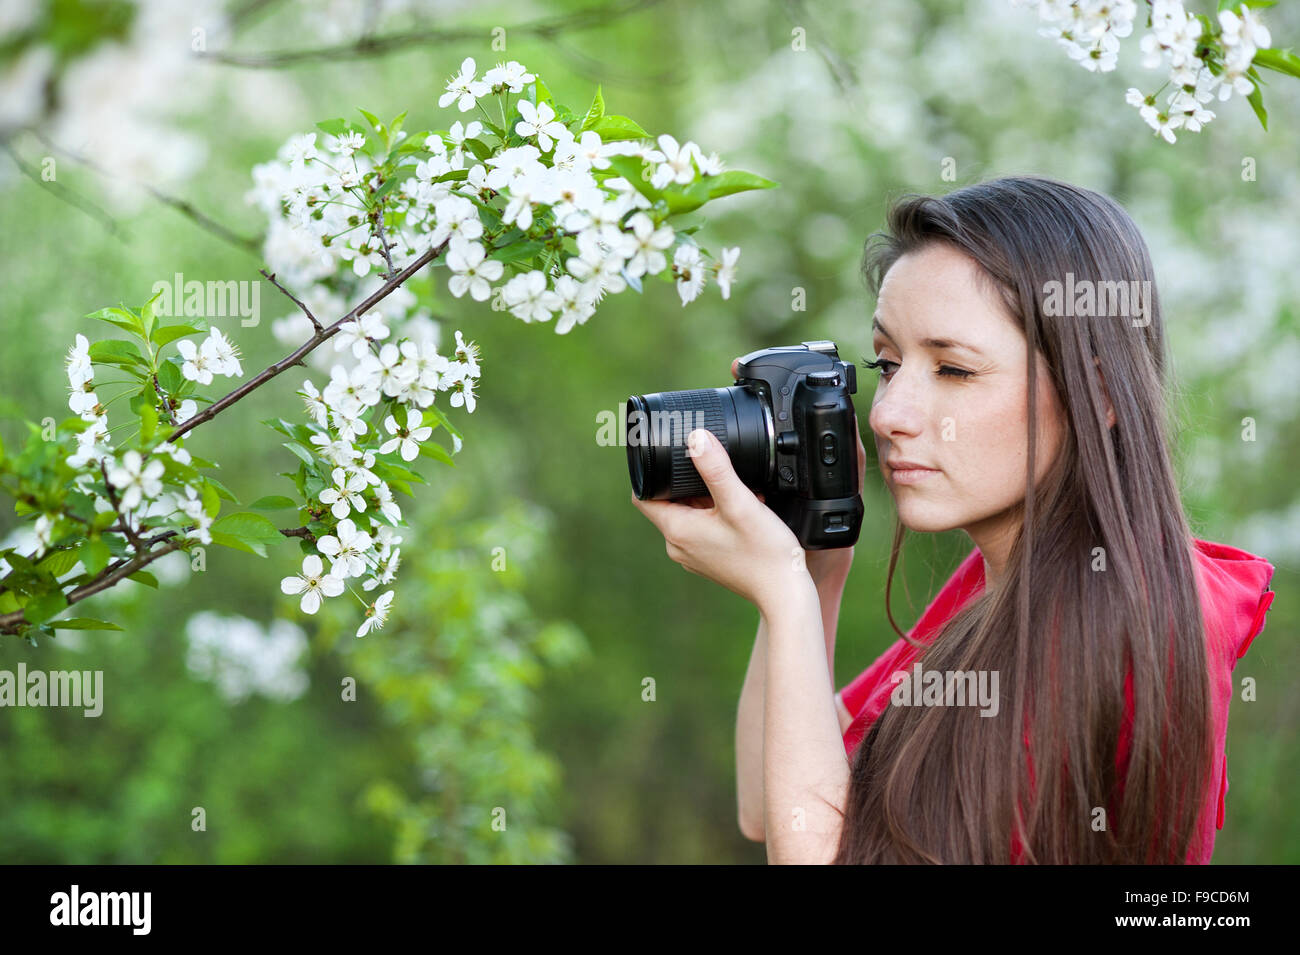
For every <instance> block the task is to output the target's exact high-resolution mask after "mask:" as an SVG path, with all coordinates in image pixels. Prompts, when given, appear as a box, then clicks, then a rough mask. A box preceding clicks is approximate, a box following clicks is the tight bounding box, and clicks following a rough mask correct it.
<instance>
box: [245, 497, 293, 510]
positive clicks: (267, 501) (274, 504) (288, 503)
mask: <svg viewBox="0 0 1300 955" xmlns="http://www.w3.org/2000/svg"><path fill="white" fill-rule="evenodd" d="M248 506H249V507H251V508H253V509H254V510H258V511H283V510H285V509H286V508H290V507H297V506H298V502H297V501H295V500H294V499H293V498H291V497H285V496H284V495H283V494H268V495H267V496H266V497H259V498H258V499H257V500H256V501H254V502H253V503H252V504H250V505H248Z"/></svg>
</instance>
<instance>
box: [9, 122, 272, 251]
mask: <svg viewBox="0 0 1300 955" xmlns="http://www.w3.org/2000/svg"><path fill="white" fill-rule="evenodd" d="M27 131H28V132H30V133H31V134H32V135H33V136H35V137H36V138H37V139H39V140H40V141H41V142H42V143H44V144H45V145H46V146H48V147H49V148H50V149H52V150H54V151H55V152H58V153H62V154H63V155H64V156H66V157H67V158H69V159H71V160H72V161H73V162H75V163H78V164H79V165H82V166H85V167H86V168H87V169H90V170H92V171H94V172H97V173H99V174H100V175H101V176H104V177H105V178H107V179H121V180H123V181H125V182H129V183H131V184H132V185H134V186H138V187H139V188H141V189H143V190H145V192H147V193H149V195H151V196H152V197H153V198H154V199H156V200H158V201H159V202H161V203H163V204H164V205H167V206H171V207H172V208H173V209H175V210H176V211H177V212H179V213H181V215H183V216H185V217H186V218H188V219H190V220H191V221H192V222H194V223H195V224H196V225H197V226H199V228H201V229H204V230H205V231H207V232H211V233H212V234H213V235H215V236H216V237H217V238H219V239H221V240H222V241H224V242H228V243H230V244H231V245H233V246H236V247H237V248H240V249H243V250H244V251H245V252H249V253H251V254H252V255H257V256H260V255H261V254H262V240H261V239H260V238H258V237H256V236H242V235H239V234H238V233H237V232H235V231H233V230H232V229H229V228H227V227H226V226H224V225H222V224H221V223H220V222H217V221H216V220H215V219H213V218H211V217H210V216H207V215H205V214H204V213H202V212H200V211H199V210H198V209H196V208H195V207H194V206H193V204H192V203H190V202H189V201H188V200H186V199H180V198H178V197H176V196H172V195H169V194H168V193H165V192H163V191H162V190H161V189H158V188H155V187H154V186H153V185H151V184H150V183H147V182H141V181H140V180H138V179H132V178H130V177H128V176H120V175H118V174H116V173H114V172H112V171H110V170H108V169H106V168H104V167H103V166H101V165H100V164H99V163H97V162H95V161H94V160H91V159H87V158H86V157H85V156H82V155H80V154H78V153H75V152H73V151H72V150H70V149H65V148H64V147H63V146H60V145H59V144H58V143H55V142H53V141H52V140H51V139H50V138H49V137H47V136H46V135H45V134H44V133H42V132H41V131H40V130H38V129H36V128H35V127H31V126H29V127H27Z"/></svg>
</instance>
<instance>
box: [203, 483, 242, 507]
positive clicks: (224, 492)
mask: <svg viewBox="0 0 1300 955" xmlns="http://www.w3.org/2000/svg"><path fill="white" fill-rule="evenodd" d="M204 480H205V481H207V482H208V484H210V485H211V486H212V487H214V488H215V489H216V491H217V493H218V494H220V495H221V496H222V497H223V498H225V499H226V500H227V501H229V502H230V503H231V504H238V503H239V498H237V497H235V495H234V494H232V493H231V491H230V488H228V487H226V486H225V485H224V484H222V483H221V482H220V481H218V480H217V479H216V478H214V477H205V478H204Z"/></svg>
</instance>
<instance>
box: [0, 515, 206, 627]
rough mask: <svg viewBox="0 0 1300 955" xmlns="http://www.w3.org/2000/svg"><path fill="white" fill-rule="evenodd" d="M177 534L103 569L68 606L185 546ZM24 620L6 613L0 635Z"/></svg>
mask: <svg viewBox="0 0 1300 955" xmlns="http://www.w3.org/2000/svg"><path fill="white" fill-rule="evenodd" d="M178 534H179V531H166V532H165V533H163V534H159V535H158V536H157V537H154V538H151V539H150V546H152V544H153V543H157V542H160V541H162V540H165V539H166V538H168V537H171V538H173V539H172V540H171V541H170V542H169V543H168V544H166V545H165V546H163V547H161V548H159V549H158V550H156V551H147V552H145V553H143V554H137V555H136V556H134V557H132V558H131V559H130V560H127V561H122V562H121V563H118V564H115V565H113V566H112V567H106V568H104V571H103V572H102V573H101V574H100V575H99V576H98V577H97V578H95V579H94V580H92V581H91V582H90V583H88V584H86V585H85V586H83V587H78V588H77V589H76V590H74V591H72V592H71V593H70V594H68V606H72V605H73V604H75V603H78V602H79V601H82V600H85V599H86V598H87V597H93V596H94V595H95V594H97V593H99V592H100V591H101V590H107V589H108V588H109V587H112V586H113V585H115V584H117V583H118V582H119V581H122V580H125V579H126V578H127V577H130V576H131V575H132V574H134V573H135V572H136V571H138V570H142V569H144V568H145V567H148V566H149V565H150V564H152V563H153V562H154V561H155V560H158V558H160V557H164V556H166V555H167V554H170V553H171V552H172V551H174V550H176V549H177V548H179V547H182V546H183V545H184V544H185V538H184V537H180V536H177V535H178ZM25 620H26V618H25V617H24V616H23V611H21V610H15V611H14V612H13V613H7V614H5V615H4V616H0V633H14V632H16V631H17V630H18V628H19V626H21V625H22V623H23V622H24V621H25Z"/></svg>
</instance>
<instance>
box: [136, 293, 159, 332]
mask: <svg viewBox="0 0 1300 955" xmlns="http://www.w3.org/2000/svg"><path fill="white" fill-rule="evenodd" d="M162 293H163V290H162V289H159V290H158V291H156V292H154V293H153V296H152V297H151V298H150V299H149V301H147V302H145V303H144V305H142V306H140V324H141V325H143V326H144V337H145V338H148V337H149V335H150V333H151V332H153V317H154V316H153V303H154V302H156V301H158V296H159V295H162Z"/></svg>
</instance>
